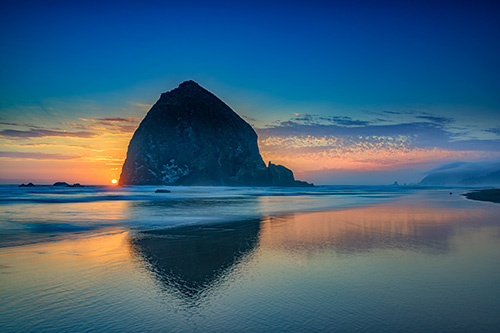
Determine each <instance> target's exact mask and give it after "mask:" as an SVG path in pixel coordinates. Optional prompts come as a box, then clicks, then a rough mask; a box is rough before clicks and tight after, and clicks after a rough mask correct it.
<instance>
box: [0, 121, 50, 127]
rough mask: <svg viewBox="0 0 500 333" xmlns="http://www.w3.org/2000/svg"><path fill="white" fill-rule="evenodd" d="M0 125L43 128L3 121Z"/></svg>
mask: <svg viewBox="0 0 500 333" xmlns="http://www.w3.org/2000/svg"><path fill="white" fill-rule="evenodd" d="M0 125H7V126H22V127H31V128H41V127H40V126H36V125H33V124H28V123H11V122H5V121H1V122H0Z"/></svg>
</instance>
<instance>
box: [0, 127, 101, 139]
mask: <svg viewBox="0 0 500 333" xmlns="http://www.w3.org/2000/svg"><path fill="white" fill-rule="evenodd" d="M0 136H4V137H11V138H26V139H28V138H45V137H74V138H92V137H95V136H97V134H96V133H93V132H86V131H82V132H70V131H63V130H47V129H40V128H31V129H30V130H28V131H22V130H13V129H6V130H3V131H0Z"/></svg>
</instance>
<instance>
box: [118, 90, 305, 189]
mask: <svg viewBox="0 0 500 333" xmlns="http://www.w3.org/2000/svg"><path fill="white" fill-rule="evenodd" d="M119 183H120V184H121V185H202V186H298V187H304V186H314V185H313V184H310V183H307V182H303V181H298V180H295V178H294V175H293V172H292V171H291V170H290V169H288V168H286V167H284V166H282V165H275V164H273V163H271V162H269V164H268V165H267V166H266V164H265V163H264V160H263V159H262V156H261V155H260V153H259V147H258V144H257V134H256V133H255V131H254V129H253V128H252V127H251V126H250V124H248V123H247V122H246V121H245V120H243V119H242V118H241V117H240V116H238V115H237V114H236V112H234V111H233V110H232V109H231V108H230V107H229V106H228V105H226V104H225V103H224V102H222V101H221V100H220V99H219V98H217V97H216V96H215V95H213V94H212V93H210V92H209V91H207V90H205V89H204V88H202V87H201V86H199V85H198V84H197V83H196V82H194V81H186V82H183V83H182V84H180V85H179V87H178V88H176V89H173V90H172V91H169V92H166V93H163V94H161V97H160V99H159V100H158V101H157V102H156V103H155V104H154V105H153V107H152V108H151V110H149V112H148V113H147V115H146V117H145V118H144V119H143V120H142V122H141V124H140V125H139V127H138V128H137V130H136V131H135V133H134V135H133V137H132V139H131V141H130V143H129V146H128V151H127V158H126V160H125V162H124V164H123V167H122V172H121V176H120V181H119Z"/></svg>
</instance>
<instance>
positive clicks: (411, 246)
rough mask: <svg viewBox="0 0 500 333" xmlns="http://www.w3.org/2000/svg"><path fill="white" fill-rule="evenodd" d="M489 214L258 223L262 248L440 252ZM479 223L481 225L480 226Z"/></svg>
mask: <svg viewBox="0 0 500 333" xmlns="http://www.w3.org/2000/svg"><path fill="white" fill-rule="evenodd" d="M494 220H495V219H494V211H493V210H467V209H459V208H458V209H446V208H432V207H429V206H415V205H408V204H405V205H400V204H398V203H388V204H381V205H377V206H370V207H361V208H353V209H346V210H338V211H329V212H316V213H302V214H291V215H287V216H282V217H270V218H266V219H263V223H262V225H261V229H262V231H261V235H260V239H259V244H260V246H261V248H271V249H273V250H276V249H279V250H280V251H293V252H300V251H305V252H311V251H317V250H319V249H326V248H328V249H331V250H333V251H335V252H336V253H357V252H358V253H359V252H363V251H369V250H375V249H388V248H392V249H401V250H420V251H423V250H425V251H431V252H441V251H446V249H447V248H448V246H449V242H448V241H449V238H450V236H451V235H453V233H454V230H455V228H456V227H458V226H464V225H469V226H470V225H471V221H475V223H484V224H488V223H491V221H494ZM480 221H482V222H480Z"/></svg>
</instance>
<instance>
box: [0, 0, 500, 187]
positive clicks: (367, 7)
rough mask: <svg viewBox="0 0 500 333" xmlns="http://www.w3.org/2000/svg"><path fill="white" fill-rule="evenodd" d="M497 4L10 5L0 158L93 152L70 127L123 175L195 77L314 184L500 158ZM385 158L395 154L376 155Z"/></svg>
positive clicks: (11, 162)
mask: <svg viewBox="0 0 500 333" xmlns="http://www.w3.org/2000/svg"><path fill="white" fill-rule="evenodd" d="M499 14H500V5H499V4H498V2H494V1H489V2H480V1H479V2H478V1H474V2H472V1H471V2H460V1H454V2H448V1H443V2H440V1H437V2H436V1H435V2H425V1H424V2H423V1H415V2H412V1H410V2H395V1H394V2H393V1H382V2H378V1H377V2H369V1H362V2H352V1H343V2H341V1H338V2H337V1H307V2H305V1H295V2H293V1H292V2H272V1H271V2H259V1H252V2H229V1H227V2H225V1H216V2H210V3H208V2H196V1H195V2H170V1H164V2H151V1H149V2H148V1H141V2H127V1H124V2H123V1H122V2H107V1H100V2H88V1H85V2H60V1H37V2H23V1H3V2H2V4H0V29H1V31H2V33H1V35H0V47H1V50H2V52H1V54H0V122H1V124H0V135H1V137H0V140H1V141H0V144H1V145H2V146H1V147H0V153H2V154H3V155H2V154H0V165H2V163H3V166H2V168H3V169H4V170H7V169H9V170H10V169H11V168H15V166H16V165H18V164H20V163H25V162H26V161H29V163H30V165H33V168H37V163H39V162H40V160H41V159H40V156H42V157H43V156H44V155H43V154H46V157H47V159H44V160H43V162H44V163H48V161H49V160H48V157H52V158H54V156H55V155H54V154H59V156H61V157H62V158H63V159H61V160H57V159H52V160H50V161H51V163H59V164H58V165H60V167H61V168H62V169H64V165H65V164H64V163H68V159H67V157H68V156H73V158H72V159H73V160H78V159H82V158H90V154H91V153H90V151H86V150H85V149H84V148H81V149H80V150H81V151H80V152H79V153H78V154H77V153H75V152H72V151H71V149H70V148H68V147H63V143H61V142H60V140H61V138H62V137H64V138H65V140H66V141H68V140H70V141H71V140H73V141H74V142H70V143H69V144H70V145H73V146H77V145H79V146H82V147H83V146H88V147H91V148H92V149H93V151H94V154H95V151H96V150H101V152H99V154H101V155H102V157H103V158H105V157H106V158H108V157H109V158H112V159H114V161H113V163H115V165H114V166H113V168H114V169H118V168H119V166H118V164H120V162H119V160H120V159H121V158H123V157H124V154H125V152H126V141H127V140H128V138H129V136H130V135H131V134H130V133H131V126H132V127H133V126H134V125H135V124H136V123H137V122H138V121H139V120H140V119H142V117H143V116H144V114H145V112H146V111H147V110H148V108H149V106H150V105H151V104H153V103H154V102H155V101H156V99H157V98H158V97H159V95H160V93H161V92H164V91H167V90H171V89H173V88H175V87H176V86H177V85H178V84H179V83H181V82H182V81H184V80H188V79H192V80H195V81H197V82H198V83H200V84H201V85H202V86H204V87H205V88H207V89H208V90H210V91H212V92H213V93H215V94H216V95H217V96H219V97H220V98H221V99H222V100H223V101H225V102H226V103H228V104H229V105H230V106H231V107H232V108H233V109H234V110H235V111H237V112H238V113H239V114H240V115H242V116H244V117H245V118H246V119H247V120H248V121H249V122H250V123H252V124H253V125H254V126H255V127H257V132H258V133H259V135H260V138H261V141H262V142H261V150H262V153H263V155H264V158H265V159H272V160H273V162H275V161H276V162H281V163H283V164H285V163H287V164H288V165H290V166H291V167H292V168H294V169H295V170H296V173H298V174H299V175H300V176H301V177H303V178H304V177H308V176H309V177H313V178H314V177H316V176H315V175H317V174H318V173H321V174H322V175H321V181H322V182H335V183H341V182H351V183H352V182H354V181H359V182H367V180H368V179H373V177H372V175H371V174H370V173H377V174H381V173H382V174H384V172H385V171H384V170H386V171H387V172H386V173H385V174H386V176H387V179H386V178H379V179H383V181H386V180H387V181H388V179H389V177H392V175H394V173H395V172H396V170H397V172H398V175H399V174H401V177H402V178H405V177H406V178H407V180H408V182H410V181H415V180H417V178H419V177H422V175H423V173H425V170H428V169H432V168H434V167H436V166H437V165H439V164H441V163H449V162H452V161H456V160H478V159H479V160H494V159H500V144H499V143H500V62H499V61H498V59H500V20H498V17H500V15H499ZM117 118H121V119H123V120H124V121H123V122H121V123H120V122H119V121H116V119H117ZM82 119H83V120H82ZM103 119H108V121H106V120H103ZM109 119H114V121H112V120H111V121H109ZM99 122H100V124H99ZM103 123H106V125H104V124H103ZM96 125H101V127H98V126H96ZM116 125H120V126H122V127H119V126H118V127H117V126H116ZM120 129H122V130H123V131H122V132H120ZM124 129H126V130H124ZM43 130H44V131H45V132H42V131H43ZM12 131H18V132H12ZM33 131H35V132H33ZM48 131H52V132H48ZM57 131H60V132H61V131H63V132H65V134H64V135H63V134H61V133H59V134H58V133H57ZM81 132H88V134H82V133H81ZM16 133H17V134H16ZM29 133H36V135H37V136H31V137H30V134H29ZM75 133H76V134H75ZM78 133H80V134H78ZM72 134H75V135H74V137H71V135H72ZM94 134H95V135H94ZM114 134H116V135H117V136H116V137H114V136H113V135H114ZM58 135H59V136H58ZM61 135H63V136H61ZM85 135H87V136H86V137H85ZM120 135H121V136H120ZM127 135H128V136H127ZM118 136H119V137H118ZM307 136H312V137H315V138H316V139H317V140H320V141H321V143H319V144H318V143H317V142H316V141H317V140H316V141H314V142H312V141H311V140H307V139H305V138H307ZM360 136H361V137H362V138H361V139H360V138H359V137H360ZM366 136H378V137H382V139H380V140H381V142H382V145H379V146H377V147H379V148H374V147H375V146H374V145H373V142H372V141H373V140H375V139H373V138H371V137H370V138H368V139H365V138H366ZM396 136H397V137H396ZM332 138H336V139H338V140H337V141H335V140H333V141H332ZM278 139H279V140H278ZM291 139H293V140H291ZM58 140H59V141H58ZM92 140H93V141H92ZM106 140H115V141H116V142H122V141H124V142H125V143H121V145H122V146H123V147H122V148H121V150H120V146H118V145H115V146H113V145H112V144H111V143H108V141H106ZM120 140H121V141H120ZM266 140H267V141H266ZM273 140H274V141H273ZM287 140H288V141H287ZM290 140H291V141H290ZM339 140H340V141H339ZM370 140H371V141H370ZM377 140H378V139H377ZM397 140H401V141H400V142H399V141H397ZM282 142H288V144H287V145H288V146H287V147H288V148H287V150H283V149H278V148H277V147H279V145H280V144H281V143H282ZM290 142H293V143H294V144H295V146H294V145H293V144H291V143H290ZM325 142H326V143H325ZM340 142H342V143H340ZM377 142H379V143H380V141H377ZM394 142H399V143H400V146H398V147H399V148H401V149H406V150H404V151H405V152H406V153H408V154H410V155H411V158H410V160H408V161H406V162H405V163H401V161H400V160H398V156H399V155H397V152H396V151H395V150H396V149H397V147H396V146H395V145H393V143H394ZM37 145H38V146H37ZM40 145H41V146H40ZM318 145H319V146H321V147H323V148H319V147H318ZM111 146H113V148H112V149H115V151H116V153H113V154H109V153H108V152H109V149H111V148H110V147H111ZM57 147H59V148H57ZM49 148H50V149H49ZM382 148H383V151H381V150H380V149H382ZM68 149H70V150H69V151H68ZM321 149H322V150H321ZM349 149H350V150H349ZM377 149H378V150H377ZM433 149H434V150H433ZM318 151H321V152H322V153H321V154H322V155H321V156H322V157H321V158H319V157H318V155H317V153H318ZM349 151H350V154H351V155H350V157H349V161H351V162H352V163H351V162H349V163H347V162H346V158H345V156H347V155H348V154H349ZM353 151H355V153H354V152H353ZM313 152H314V154H312V153H313ZM19 153H20V154H19ZM40 154H41V155H40ZM307 154H309V155H307ZM315 154H316V155H315ZM342 154H347V155H342ZM383 154H389V155H390V154H394V155H393V156H392V158H388V159H387V160H384V161H378V162H376V161H375V162H374V159H375V156H376V155H379V156H382V155H383ZM306 155H307V156H306ZM326 155H328V156H329V157H328V158H326V157H325V156H326ZM334 155H335V157H332V156H334ZM340 155H342V159H343V162H339V160H338V158H339V156H340ZM424 155H425V156H424ZM2 156H3V157H2ZM294 156H296V158H295V160H294ZM367 156H369V158H367ZM384 156H385V155H384ZM405 156H407V155H405ZM64 158H66V159H64ZM419 158H420V160H419ZM316 159H317V160H318V161H319V160H321V163H320V162H318V163H316V164H318V165H320V167H319V166H318V165H317V166H318V168H316V169H314V170H313V168H308V167H307V166H306V163H311V161H315V160H316ZM360 161H361V162H362V161H364V162H363V163H364V164H363V163H361V164H360V163H358V162H360ZM40 163H41V162H40ZM88 163H91V162H90V161H89V162H88ZM95 167H98V168H101V167H102V168H104V166H95ZM25 172H26V173H29V172H30V171H29V169H27V171H25ZM6 174H7V176H5V177H2V178H10V179H16V180H18V179H22V178H23V177H24V176H23V174H22V173H19V172H17V173H16V172H12V173H6ZM347 174H349V175H351V174H352V175H354V176H349V177H348V176H346V175H347ZM103 175H104V171H103ZM47 177H49V175H48V174H47V175H45V176H43V177H41V178H40V180H41V181H42V180H44V179H49V178H50V177H49V178H47ZM103 177H104V176H103ZM106 177H107V176H106ZM75 178H76V176H75ZM318 179H320V178H318ZM313 180H314V179H313Z"/></svg>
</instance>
